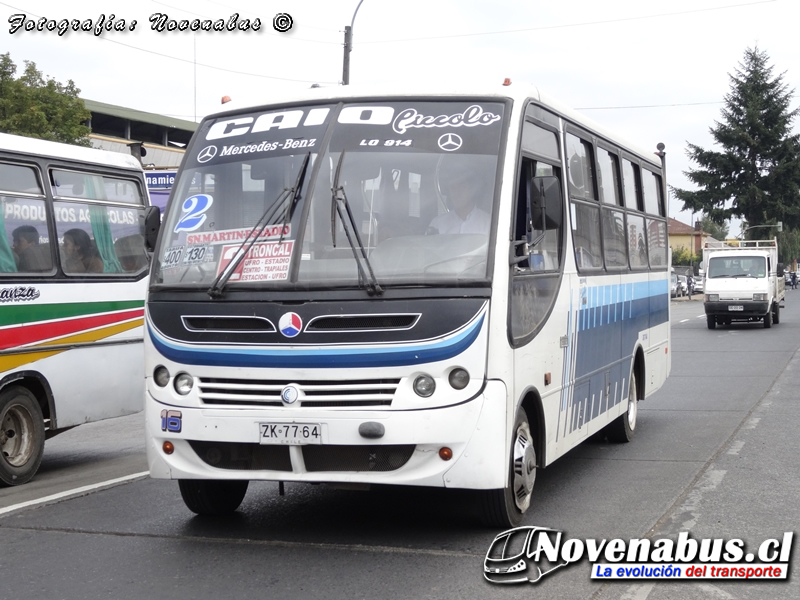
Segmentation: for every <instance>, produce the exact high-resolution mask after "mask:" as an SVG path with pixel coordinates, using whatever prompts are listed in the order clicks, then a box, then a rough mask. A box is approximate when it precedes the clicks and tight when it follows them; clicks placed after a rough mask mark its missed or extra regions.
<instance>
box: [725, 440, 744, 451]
mask: <svg viewBox="0 0 800 600" xmlns="http://www.w3.org/2000/svg"><path fill="white" fill-rule="evenodd" d="M742 448H744V442H742V441H737V442H733V443H732V444H731V447H730V450H728V454H739V451H740V450H741V449H742Z"/></svg>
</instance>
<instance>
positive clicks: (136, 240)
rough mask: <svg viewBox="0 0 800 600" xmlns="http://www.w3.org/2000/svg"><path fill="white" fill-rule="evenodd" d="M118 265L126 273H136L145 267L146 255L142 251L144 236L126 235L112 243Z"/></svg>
mask: <svg viewBox="0 0 800 600" xmlns="http://www.w3.org/2000/svg"><path fill="white" fill-rule="evenodd" d="M114 250H115V251H116V253H117V258H118V259H119V264H120V265H122V268H123V269H124V270H125V271H126V272H127V273H136V272H137V271H141V270H142V269H144V268H145V267H146V266H147V254H146V253H145V250H144V236H142V235H139V234H135V235H126V236H124V237H121V238H119V239H118V240H117V241H116V242H114Z"/></svg>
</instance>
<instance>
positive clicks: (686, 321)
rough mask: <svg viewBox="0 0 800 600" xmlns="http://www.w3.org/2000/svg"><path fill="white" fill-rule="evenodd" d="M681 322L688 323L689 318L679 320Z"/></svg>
mask: <svg viewBox="0 0 800 600" xmlns="http://www.w3.org/2000/svg"><path fill="white" fill-rule="evenodd" d="M679 322H680V323H688V322H689V319H684V320H683V321H679Z"/></svg>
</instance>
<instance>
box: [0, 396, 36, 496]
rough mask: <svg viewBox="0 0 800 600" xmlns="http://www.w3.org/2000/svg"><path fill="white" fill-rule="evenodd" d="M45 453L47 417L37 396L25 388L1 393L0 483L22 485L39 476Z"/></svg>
mask: <svg viewBox="0 0 800 600" xmlns="http://www.w3.org/2000/svg"><path fill="white" fill-rule="evenodd" d="M43 454H44V417H43V416H42V409H41V407H40V406H39V402H38V400H36V396H34V395H33V394H32V393H31V391H30V390H28V389H27V388H24V387H22V386H18V385H15V386H11V387H9V388H7V389H5V390H3V392H2V393H0V483H3V484H5V485H21V484H23V483H27V482H28V481H30V480H31V478H32V477H33V476H34V475H35V474H36V471H37V470H38V469H39V465H40V464H41V462H42V455H43Z"/></svg>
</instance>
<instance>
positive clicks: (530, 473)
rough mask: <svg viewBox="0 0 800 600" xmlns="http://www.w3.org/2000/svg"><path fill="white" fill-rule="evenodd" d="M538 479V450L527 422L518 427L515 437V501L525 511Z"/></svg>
mask: <svg viewBox="0 0 800 600" xmlns="http://www.w3.org/2000/svg"><path fill="white" fill-rule="evenodd" d="M535 480H536V452H535V451H534V449H533V444H532V442H531V430H530V427H529V426H528V424H527V423H521V424H520V425H519V427H517V431H516V432H515V439H514V481H513V487H512V489H513V491H514V502H515V503H516V505H517V508H518V509H519V510H520V511H522V512H525V511H526V510H527V509H528V506H530V503H531V493H532V492H533V484H534V482H535Z"/></svg>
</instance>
